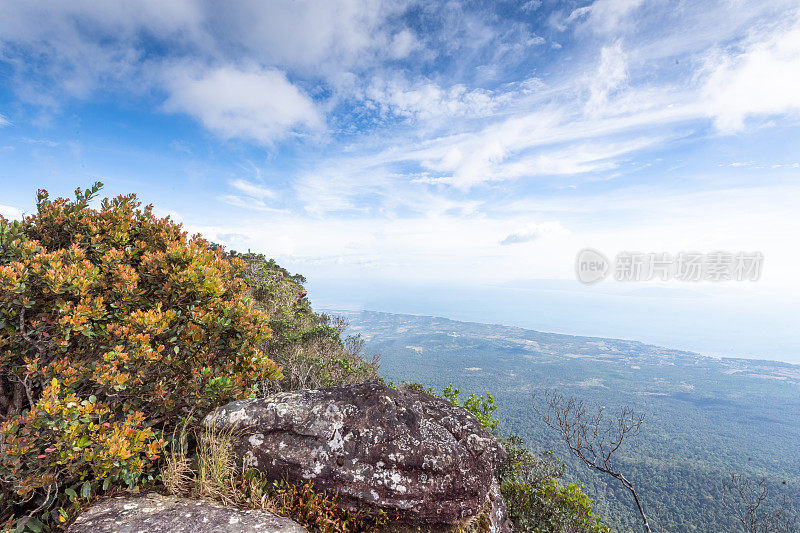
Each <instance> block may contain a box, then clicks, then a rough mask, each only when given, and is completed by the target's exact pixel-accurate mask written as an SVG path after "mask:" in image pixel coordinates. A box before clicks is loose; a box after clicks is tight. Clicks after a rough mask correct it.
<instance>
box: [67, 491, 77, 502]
mask: <svg viewBox="0 0 800 533" xmlns="http://www.w3.org/2000/svg"><path fill="white" fill-rule="evenodd" d="M64 492H65V493H66V494H67V496H69V501H71V502H74V501H75V500H77V499H78V493H77V492H75V489H73V488H68V489H66V490H64Z"/></svg>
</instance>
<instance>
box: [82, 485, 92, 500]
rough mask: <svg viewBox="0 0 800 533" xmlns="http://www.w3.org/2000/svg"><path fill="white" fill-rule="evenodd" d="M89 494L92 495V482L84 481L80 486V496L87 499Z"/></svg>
mask: <svg viewBox="0 0 800 533" xmlns="http://www.w3.org/2000/svg"><path fill="white" fill-rule="evenodd" d="M91 495H92V484H91V483H89V482H88V481H86V482H84V484H83V486H82V487H81V498H87V499H88V498H89V497H90V496H91Z"/></svg>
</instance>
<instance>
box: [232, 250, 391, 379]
mask: <svg viewBox="0 0 800 533" xmlns="http://www.w3.org/2000/svg"><path fill="white" fill-rule="evenodd" d="M229 255H230V257H232V258H239V259H241V260H243V261H244V263H245V265H246V267H245V270H244V272H243V276H244V279H245V280H246V282H247V284H248V286H249V287H250V289H249V291H250V294H251V296H252V297H253V298H254V299H255V301H256V302H257V304H258V306H259V307H260V308H261V309H263V310H264V311H266V312H267V313H268V314H269V316H270V321H269V326H270V328H271V329H272V331H273V335H272V336H271V337H270V338H269V339H268V340H266V341H265V342H264V343H263V344H262V349H263V350H264V352H265V353H266V354H267V355H268V356H269V357H270V358H271V359H273V360H274V361H276V362H278V363H279V364H281V366H282V368H283V374H284V379H282V380H280V381H269V382H267V383H266V384H265V385H266V387H265V388H266V391H267V392H271V391H274V390H276V389H279V390H296V389H304V388H320V387H328V386H332V385H343V384H349V383H359V382H362V381H366V380H368V379H376V378H377V370H378V358H377V357H374V358H371V359H368V358H366V356H365V354H364V351H363V348H364V342H363V340H361V338H360V337H359V336H357V335H355V336H347V337H343V332H344V330H345V329H346V328H347V322H346V321H344V320H343V319H340V318H338V317H331V316H328V315H326V314H319V313H315V312H314V311H313V310H312V308H311V304H310V302H309V301H308V299H307V298H306V290H305V289H304V288H303V285H302V284H303V283H304V282H305V278H303V277H302V276H300V275H294V276H292V275H290V274H289V272H287V271H286V270H285V269H283V268H281V267H280V266H278V264H277V263H275V261H274V260H272V259H269V260H267V259H266V258H265V257H264V256H263V255H260V254H253V253H249V252H248V253H246V254H237V253H236V252H231V253H230V254H229Z"/></svg>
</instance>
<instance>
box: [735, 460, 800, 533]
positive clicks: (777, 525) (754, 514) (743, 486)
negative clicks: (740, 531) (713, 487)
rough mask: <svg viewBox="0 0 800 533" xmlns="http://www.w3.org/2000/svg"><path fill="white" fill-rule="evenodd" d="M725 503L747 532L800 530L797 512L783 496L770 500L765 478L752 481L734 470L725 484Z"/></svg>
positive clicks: (782, 532)
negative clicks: (780, 498) (777, 499)
mask: <svg viewBox="0 0 800 533" xmlns="http://www.w3.org/2000/svg"><path fill="white" fill-rule="evenodd" d="M722 488H723V503H724V504H725V507H726V508H727V509H728V510H729V511H730V513H731V515H733V517H734V518H735V519H736V521H737V522H739V524H741V526H742V528H744V531H746V532H747V533H792V532H794V531H798V525H799V524H798V520H797V516H796V515H795V514H794V513H793V512H792V510H791V509H790V508H789V505H788V503H787V501H786V498H785V497H784V498H783V499H782V500H780V501H779V502H774V501H770V499H769V492H770V491H769V487H768V486H767V480H766V478H763V477H762V478H760V479H758V480H756V481H752V480H750V479H748V478H746V477H743V476H741V475H739V474H731V477H730V479H728V480H727V481H726V482H725V484H724V485H723V487H722Z"/></svg>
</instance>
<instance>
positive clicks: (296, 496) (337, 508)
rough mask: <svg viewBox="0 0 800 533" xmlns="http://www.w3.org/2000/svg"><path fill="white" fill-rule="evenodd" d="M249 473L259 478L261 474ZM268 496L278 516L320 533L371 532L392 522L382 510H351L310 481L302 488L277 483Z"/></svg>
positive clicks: (282, 482) (290, 484) (300, 486)
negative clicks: (290, 519)
mask: <svg viewBox="0 0 800 533" xmlns="http://www.w3.org/2000/svg"><path fill="white" fill-rule="evenodd" d="M249 474H250V475H251V476H253V475H255V476H258V475H259V473H258V472H257V471H252V472H249ZM268 494H269V497H270V498H271V500H272V504H273V506H274V511H275V513H276V514H279V515H283V516H288V517H290V518H292V519H293V520H295V521H296V522H298V523H300V524H301V525H303V526H305V527H306V528H307V529H309V530H310V531H314V532H318V533H339V532H341V531H347V532H352V533H370V532H373V531H378V530H380V529H381V528H382V527H383V526H385V525H386V524H388V523H389V522H390V520H391V517H390V516H389V515H388V514H387V513H386V512H385V511H382V510H377V511H350V510H348V509H347V508H346V507H344V506H343V505H341V504H340V502H339V496H338V494H329V493H327V492H326V491H320V490H317V489H315V488H314V486H313V485H312V484H311V482H310V481H307V482H305V483H303V484H302V485H295V484H292V483H288V482H286V481H280V482H274V483H273V484H272V486H271V487H270V489H269V491H268Z"/></svg>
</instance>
